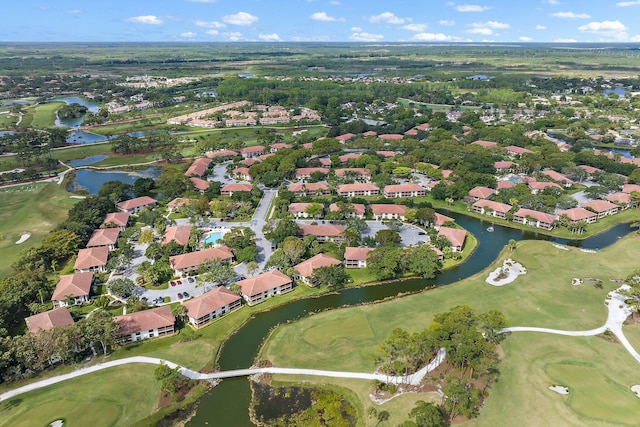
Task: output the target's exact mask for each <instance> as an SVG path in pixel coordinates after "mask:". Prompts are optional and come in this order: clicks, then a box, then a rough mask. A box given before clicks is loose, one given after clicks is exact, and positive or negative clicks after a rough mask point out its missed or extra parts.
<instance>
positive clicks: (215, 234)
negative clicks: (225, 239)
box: [204, 231, 223, 245]
mask: <svg viewBox="0 0 640 427" xmlns="http://www.w3.org/2000/svg"><path fill="white" fill-rule="evenodd" d="M222 234H223V233H222V232H221V231H210V232H208V233H207V234H205V236H204V244H205V245H215V244H216V242H217V241H218V240H220V239H222Z"/></svg>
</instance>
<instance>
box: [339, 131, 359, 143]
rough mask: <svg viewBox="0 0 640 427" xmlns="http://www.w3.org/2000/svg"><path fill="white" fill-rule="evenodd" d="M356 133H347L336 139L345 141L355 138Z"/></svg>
mask: <svg viewBox="0 0 640 427" xmlns="http://www.w3.org/2000/svg"><path fill="white" fill-rule="evenodd" d="M354 136H355V135H354V134H352V133H345V134H344V135H339V136H336V139H337V140H338V141H340V142H345V141H348V140H350V139H351V138H353V137H354Z"/></svg>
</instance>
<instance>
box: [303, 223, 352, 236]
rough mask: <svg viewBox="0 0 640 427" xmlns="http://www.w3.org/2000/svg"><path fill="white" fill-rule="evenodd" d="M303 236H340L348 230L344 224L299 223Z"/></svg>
mask: <svg viewBox="0 0 640 427" xmlns="http://www.w3.org/2000/svg"><path fill="white" fill-rule="evenodd" d="M299 227H300V232H301V233H302V235H303V236H306V235H308V234H311V235H313V236H330V237H334V236H340V235H341V234H342V233H344V231H345V230H346V227H345V226H343V225H328V224H327V225H304V224H301V225H299Z"/></svg>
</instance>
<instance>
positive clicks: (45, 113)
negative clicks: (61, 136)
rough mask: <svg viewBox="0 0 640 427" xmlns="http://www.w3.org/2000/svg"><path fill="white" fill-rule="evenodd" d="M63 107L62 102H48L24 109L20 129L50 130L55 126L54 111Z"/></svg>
mask: <svg viewBox="0 0 640 427" xmlns="http://www.w3.org/2000/svg"><path fill="white" fill-rule="evenodd" d="M63 105H64V102H48V103H46V104H41V105H34V106H32V107H28V108H26V110H25V111H26V114H25V115H24V117H23V119H22V122H20V127H23V128H27V127H30V128H40V129H44V128H50V127H54V126H55V122H56V111H58V110H59V109H60V107H62V106H63Z"/></svg>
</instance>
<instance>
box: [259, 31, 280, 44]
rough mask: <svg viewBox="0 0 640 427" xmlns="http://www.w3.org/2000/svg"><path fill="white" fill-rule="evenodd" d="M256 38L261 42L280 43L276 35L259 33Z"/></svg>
mask: <svg viewBox="0 0 640 427" xmlns="http://www.w3.org/2000/svg"><path fill="white" fill-rule="evenodd" d="M258 38H259V39H260V40H262V41H263V42H281V41H282V39H281V38H280V36H279V35H278V34H276V33H272V34H262V33H261V34H258Z"/></svg>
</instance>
